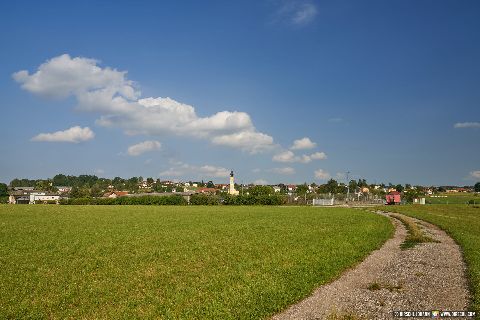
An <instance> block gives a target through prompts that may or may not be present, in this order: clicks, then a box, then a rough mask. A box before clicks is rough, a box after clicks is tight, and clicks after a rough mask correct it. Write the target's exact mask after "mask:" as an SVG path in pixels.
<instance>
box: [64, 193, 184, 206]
mask: <svg viewBox="0 0 480 320" xmlns="http://www.w3.org/2000/svg"><path fill="white" fill-rule="evenodd" d="M60 204H63V205H156V206H162V205H165V206H179V205H187V200H185V199H184V198H183V197H182V196H180V195H172V196H141V197H118V198H70V199H62V200H60Z"/></svg>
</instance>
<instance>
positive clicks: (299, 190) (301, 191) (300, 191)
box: [296, 183, 308, 196]
mask: <svg viewBox="0 0 480 320" xmlns="http://www.w3.org/2000/svg"><path fill="white" fill-rule="evenodd" d="M307 192H308V186H307V184H306V183H305V184H300V185H298V186H297V190H296V193H297V194H298V195H302V196H303V195H305V194H306V193H307Z"/></svg>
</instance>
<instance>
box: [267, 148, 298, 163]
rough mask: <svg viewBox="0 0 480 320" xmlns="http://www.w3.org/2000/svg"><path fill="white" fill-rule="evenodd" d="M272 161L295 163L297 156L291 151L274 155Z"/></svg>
mask: <svg viewBox="0 0 480 320" xmlns="http://www.w3.org/2000/svg"><path fill="white" fill-rule="evenodd" d="M272 160H273V161H276V162H295V154H294V153H293V152H292V151H289V150H287V151H283V152H280V153H277V154H276V155H274V156H273V158H272Z"/></svg>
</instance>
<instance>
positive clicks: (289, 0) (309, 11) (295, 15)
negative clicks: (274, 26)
mask: <svg viewBox="0 0 480 320" xmlns="http://www.w3.org/2000/svg"><path fill="white" fill-rule="evenodd" d="M276 6H277V10H276V11H275V14H274V21H281V22H287V23H290V24H292V25H296V26H305V25H307V24H309V23H311V22H313V21H314V20H315V17H316V16H317V14H318V9H317V6H316V5H315V3H314V2H313V1H310V0H283V1H277V2H276Z"/></svg>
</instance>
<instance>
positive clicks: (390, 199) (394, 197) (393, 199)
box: [385, 191, 400, 204]
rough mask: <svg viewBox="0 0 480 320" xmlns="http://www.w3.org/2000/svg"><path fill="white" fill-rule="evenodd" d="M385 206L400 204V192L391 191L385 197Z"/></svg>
mask: <svg viewBox="0 0 480 320" xmlns="http://www.w3.org/2000/svg"><path fill="white" fill-rule="evenodd" d="M385 200H386V201H387V204H400V192H398V191H392V192H389V193H388V194H387V195H386V196H385Z"/></svg>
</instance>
